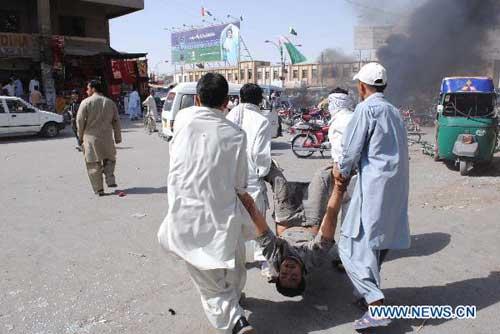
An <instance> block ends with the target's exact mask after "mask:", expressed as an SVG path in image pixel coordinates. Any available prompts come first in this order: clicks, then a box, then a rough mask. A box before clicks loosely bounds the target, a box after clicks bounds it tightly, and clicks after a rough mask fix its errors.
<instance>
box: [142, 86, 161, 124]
mask: <svg viewBox="0 0 500 334" xmlns="http://www.w3.org/2000/svg"><path fill="white" fill-rule="evenodd" d="M142 105H143V106H145V107H146V108H147V110H148V111H147V114H146V117H148V116H149V115H151V116H152V119H153V125H154V129H155V131H156V120H157V119H158V107H157V106H156V100H155V91H154V90H152V89H151V90H150V91H149V96H148V97H147V98H146V99H145V100H144V102H142Z"/></svg>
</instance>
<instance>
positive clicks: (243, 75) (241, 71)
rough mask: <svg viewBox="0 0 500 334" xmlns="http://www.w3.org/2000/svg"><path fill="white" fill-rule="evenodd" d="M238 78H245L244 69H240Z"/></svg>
mask: <svg viewBox="0 0 500 334" xmlns="http://www.w3.org/2000/svg"><path fill="white" fill-rule="evenodd" d="M240 80H245V70H240Z"/></svg>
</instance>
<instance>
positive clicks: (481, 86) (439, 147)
mask: <svg viewBox="0 0 500 334" xmlns="http://www.w3.org/2000/svg"><path fill="white" fill-rule="evenodd" d="M495 107H496V92H495V87H494V85H493V80H492V79H491V78H487V77H450V78H444V79H443V82H442V85H441V94H440V95H439V105H438V107H437V120H436V142H435V148H434V149H435V152H434V159H435V160H436V161H438V160H444V161H448V162H452V163H454V164H455V166H458V167H459V170H460V174H461V175H467V174H468V173H469V171H470V169H471V168H473V167H474V164H478V163H480V164H488V163H490V162H491V161H492V160H493V154H494V153H495V149H496V145H497V136H498V118H497V113H496V108H495Z"/></svg>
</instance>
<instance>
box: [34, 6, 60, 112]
mask: <svg viewBox="0 0 500 334" xmlns="http://www.w3.org/2000/svg"><path fill="white" fill-rule="evenodd" d="M37 9H38V31H39V32H40V69H41V78H40V79H41V80H42V85H43V88H44V93H45V99H46V100H47V105H48V107H49V110H52V111H54V110H55V104H56V89H55V84H54V78H53V76H52V65H53V59H52V47H51V41H52V24H51V15H50V13H51V10H50V0H37Z"/></svg>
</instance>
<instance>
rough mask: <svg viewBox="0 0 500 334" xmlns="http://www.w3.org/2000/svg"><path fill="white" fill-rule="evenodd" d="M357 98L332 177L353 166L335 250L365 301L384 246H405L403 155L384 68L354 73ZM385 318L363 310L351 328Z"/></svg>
mask: <svg viewBox="0 0 500 334" xmlns="http://www.w3.org/2000/svg"><path fill="white" fill-rule="evenodd" d="M354 80H357V81H358V92H359V96H360V97H361V99H362V100H363V102H361V103H360V104H358V106H357V107H356V110H355V111H354V115H353V116H352V119H351V121H350V122H349V124H348V126H347V128H346V130H345V132H344V134H343V139H342V156H341V157H340V159H339V164H338V169H336V170H335V179H336V180H339V181H341V182H343V181H345V180H346V179H348V178H349V177H350V175H351V172H352V171H353V169H354V168H355V167H358V174H359V176H358V177H359V179H358V182H357V183H356V187H355V189H354V193H353V195H352V199H351V203H350V206H349V209H348V212H347V216H346V217H345V220H344V224H343V225H342V229H341V235H340V241H339V247H338V250H339V254H340V258H341V260H342V263H343V264H344V267H345V269H346V272H347V274H348V275H349V278H350V279H351V281H352V283H353V285H354V288H355V291H354V292H355V295H357V297H359V298H360V302H364V303H365V304H367V305H369V306H376V305H382V304H383V302H384V294H383V293H382V291H381V290H380V283H381V279H380V268H381V265H382V262H383V260H384V258H385V256H386V254H387V252H388V250H390V249H404V248H408V247H409V246H410V230H409V225H408V191H409V171H408V165H409V159H408V143H407V137H406V130H405V126H404V124H403V120H402V119H401V116H400V114H399V112H398V109H396V108H395V107H394V106H393V105H392V104H390V103H389V102H388V101H387V100H386V99H385V98H384V94H383V92H384V90H385V88H386V86H387V74H386V70H385V68H384V67H383V66H382V65H380V64H378V63H369V64H366V65H365V66H363V67H362V68H361V70H360V71H359V73H358V74H357V75H356V76H355V77H354ZM389 323H390V320H389V319H383V318H374V317H372V316H371V315H370V313H369V311H368V312H366V313H365V314H364V315H363V317H362V318H361V319H359V320H356V321H355V322H354V328H355V329H356V330H361V329H366V328H372V327H379V326H387V325H388V324H389Z"/></svg>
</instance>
